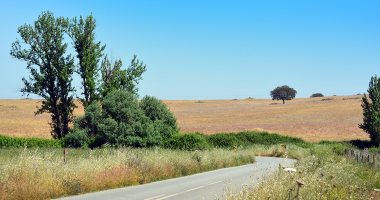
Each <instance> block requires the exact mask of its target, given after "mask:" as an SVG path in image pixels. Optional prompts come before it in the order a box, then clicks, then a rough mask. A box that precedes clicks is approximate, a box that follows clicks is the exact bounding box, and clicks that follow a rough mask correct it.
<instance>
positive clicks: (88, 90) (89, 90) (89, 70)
mask: <svg viewBox="0 0 380 200" xmlns="http://www.w3.org/2000/svg"><path fill="white" fill-rule="evenodd" d="M65 21H66V22H68V21H69V20H68V19H67V20H65ZM96 26H97V24H96V20H95V19H94V18H93V16H92V13H91V15H89V16H87V18H86V20H83V18H82V16H80V18H79V20H78V19H77V17H75V18H73V19H72V20H70V23H67V24H64V27H65V32H66V33H67V34H68V36H69V37H70V38H71V39H72V41H73V45H74V49H75V51H76V53H77V56H76V57H77V58H78V59H79V66H78V70H77V71H76V72H77V73H78V74H79V75H80V77H81V78H82V89H83V92H82V93H81V94H83V95H84V98H81V99H80V101H81V103H82V105H83V107H84V108H85V109H86V107H87V106H88V105H90V104H91V102H93V101H98V100H99V98H100V94H99V92H98V91H97V84H98V80H97V78H98V74H99V69H100V68H99V61H100V59H101V57H102V56H103V54H102V51H104V49H105V48H106V45H104V46H101V44H100V42H97V43H96V42H95V28H96Z"/></svg>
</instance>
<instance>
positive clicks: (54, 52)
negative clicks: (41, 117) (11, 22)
mask: <svg viewBox="0 0 380 200" xmlns="http://www.w3.org/2000/svg"><path fill="white" fill-rule="evenodd" d="M66 23H67V21H66V20H65V19H62V18H58V19H56V18H55V17H54V16H53V13H51V12H49V11H47V12H42V14H41V15H40V16H38V19H37V21H35V22H34V25H26V24H25V25H23V26H20V27H19V28H18V33H19V34H20V36H21V42H23V43H24V45H23V46H25V47H27V48H23V47H22V46H21V44H20V43H21V42H20V40H18V39H16V41H15V42H14V43H12V49H11V52H10V54H11V56H12V57H14V58H16V59H19V60H22V61H26V63H27V66H26V68H27V69H29V70H30V74H31V75H30V76H29V80H27V79H26V78H22V81H23V82H24V85H25V86H24V87H23V88H22V89H21V92H22V93H23V95H25V94H27V95H29V94H36V95H38V96H40V97H42V98H43V99H44V100H42V105H41V106H40V107H38V106H37V108H38V110H37V111H36V112H35V115H38V114H42V113H45V112H46V113H50V114H51V118H52V122H50V123H49V124H50V126H51V127H52V131H51V134H52V136H53V138H59V139H60V138H63V137H64V136H65V135H66V134H68V133H69V123H71V122H72V121H73V120H74V116H73V110H74V109H75V108H76V106H75V104H74V103H73V93H74V92H75V89H74V87H72V86H71V82H72V80H73V79H72V75H73V72H74V59H73V58H72V57H71V55H65V53H66V49H67V46H68V45H67V43H64V42H63V39H64V38H63V34H64V32H63V30H62V24H66Z"/></svg>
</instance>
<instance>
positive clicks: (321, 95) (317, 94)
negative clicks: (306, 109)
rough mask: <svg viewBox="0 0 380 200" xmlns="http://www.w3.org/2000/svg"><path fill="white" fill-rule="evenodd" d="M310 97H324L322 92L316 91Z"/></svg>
mask: <svg viewBox="0 0 380 200" xmlns="http://www.w3.org/2000/svg"><path fill="white" fill-rule="evenodd" d="M310 97H324V96H323V94H322V93H314V94H312V95H311V96H310Z"/></svg>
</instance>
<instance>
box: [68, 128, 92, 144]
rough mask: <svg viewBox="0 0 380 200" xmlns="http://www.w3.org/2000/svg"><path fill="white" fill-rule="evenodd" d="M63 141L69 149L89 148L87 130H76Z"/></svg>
mask: <svg viewBox="0 0 380 200" xmlns="http://www.w3.org/2000/svg"><path fill="white" fill-rule="evenodd" d="M63 140H64V143H65V146H67V147H88V144H87V133H86V130H78V129H76V130H75V131H74V132H71V133H70V134H67V135H66V136H65V138H63Z"/></svg>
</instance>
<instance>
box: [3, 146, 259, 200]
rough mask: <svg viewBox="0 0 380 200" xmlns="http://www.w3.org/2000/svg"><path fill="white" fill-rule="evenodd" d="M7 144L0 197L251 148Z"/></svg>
mask: <svg viewBox="0 0 380 200" xmlns="http://www.w3.org/2000/svg"><path fill="white" fill-rule="evenodd" d="M62 152H63V149H49V148H47V149H44V148H42V149H21V148H10V149H2V151H0V200H3V199H4V200H5V199H51V198H55V197H59V196H70V195H76V194H81V193H88V192H93V191H98V190H104V189H110V188H119V187H125V186H130V185H138V184H143V183H149V182H153V181H157V180H163V179H169V178H174V177H180V176H185V175H189V174H194V173H199V172H203V171H210V170H214V169H218V168H223V167H232V166H238V165H244V164H248V163H253V162H254V161H255V157H254V155H253V154H252V149H242V150H240V149H239V150H238V151H236V152H235V151H232V150H223V149H215V150H213V151H181V150H170V149H160V148H156V149H137V148H135V149H133V148H119V149H107V148H103V149H94V150H88V149H68V150H67V156H66V157H67V159H66V164H64V163H63V156H62Z"/></svg>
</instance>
